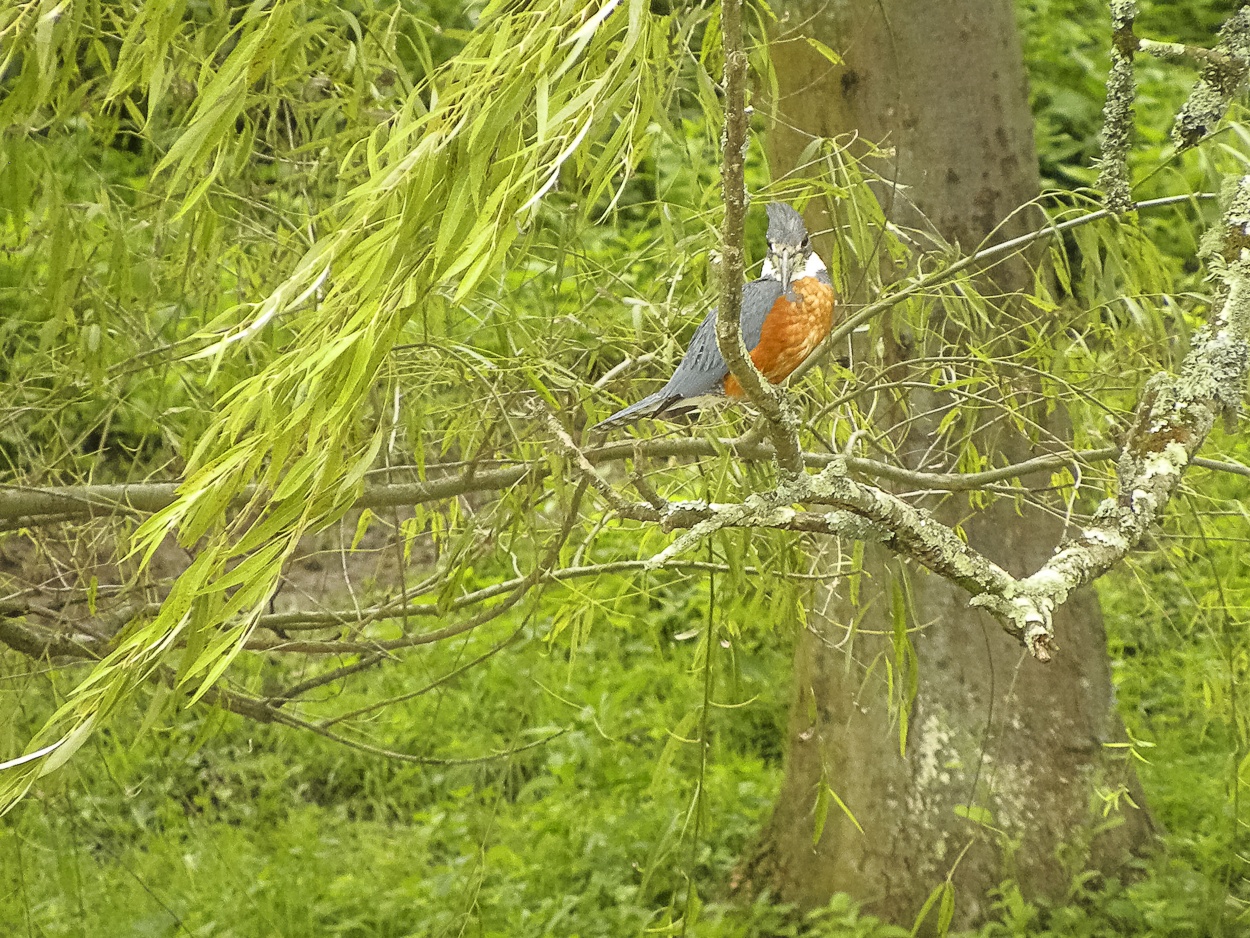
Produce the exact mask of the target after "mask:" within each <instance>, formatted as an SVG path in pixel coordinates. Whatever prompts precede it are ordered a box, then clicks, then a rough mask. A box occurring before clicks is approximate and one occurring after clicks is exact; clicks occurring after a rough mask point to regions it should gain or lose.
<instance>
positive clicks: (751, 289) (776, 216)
mask: <svg viewBox="0 0 1250 938" xmlns="http://www.w3.org/2000/svg"><path fill="white" fill-rule="evenodd" d="M766 211H767V212H768V257H767V259H766V260H765V261H764V267H763V269H762V270H761V271H760V276H759V278H758V279H757V280H752V281H750V282H748V283H746V284H744V285H743V287H742V316H741V319H740V320H739V322H740V323H741V326H742V341H743V342H744V343H746V347H747V350H748V351H749V352H750V354H751V361H753V362H754V363H755V367H756V368H758V369H759V371H760V372H761V373H762V374H763V375H764V377H765V378H767V379H768V380H769V381H771V382H772V383H773V384H778V383H780V382H782V381H784V380H785V379H786V378H788V377H789V376H790V373H791V372H793V371H794V369H795V368H798V367H799V365H800V364H802V363H803V361H804V359H806V358H807V356H808V355H810V354H812V352H813V351H815V349H816V347H817V346H818V345H820V343H821V342H823V341H824V339H825V336H827V335H828V334H829V329H830V327H831V326H832V325H833V314H834V309H835V307H836V306H837V296H836V294H835V293H834V290H833V281H832V280H831V279H830V277H829V271H828V269H827V268H826V267H825V264H824V262H823V261H822V260H821V259H820V257H819V256H818V255H817V254H816V252H815V251H814V250H812V241H811V238H810V237H808V234H807V227H806V226H805V225H804V224H803V216H802V215H800V214H799V213H798V212H797V211H795V210H794V209H793V208H791V207H790V206H789V205H784V204H782V203H779V202H777V203H773V204H772V205H769V206H768V207H767V209H766ZM742 396H743V392H742V385H740V384H739V383H738V379H737V378H735V377H734V376H733V375H732V374H730V373H729V365H728V364H727V363H726V362H725V359H724V358H723V357H722V356H721V353H720V349H719V348H718V347H717V345H716V310H715V309H713V310H712V311H711V312H710V313H708V314H707V317H706V318H705V319H704V320H703V322H701V323H699V328H697V329H695V331H694V336H693V337H692V338H691V339H690V345H689V347H687V349H686V354H685V355H684V356H683V357H682V360H681V363H680V364H679V365H678V366H677V370H676V371H674V372H673V376H672V377H671V378H669V379H668V383H667V384H665V385H664V387H662V388H660V390H658V391H656V392H655V393H654V394H649V395H647V396H646V397H644V398H643V399H642V400H640V401H639V402H638V403H636V404H631V405H630V406H629V407H626V408H625V409H624V410H618V411H617V412H616V413H614V414H613V415H612V416H611V417H608V418H607V419H606V420H601V421H600V422H599V423H597V424H595V425H594V426H593V427H590V429H592V430H596V429H598V430H603V429H610V428H611V427H619V426H622V425H624V424H627V423H633V422H634V421H636V420H641V419H643V418H644V417H651V418H663V419H672V418H680V417H687V416H690V415H691V414H694V413H696V412H697V411H699V410H700V409H701V408H702V407H703V406H705V405H706V404H709V403H712V402H714V401H717V400H723V399H724V398H731V399H732V398H737V399H741V398H742Z"/></svg>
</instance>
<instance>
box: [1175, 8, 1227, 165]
mask: <svg viewBox="0 0 1250 938" xmlns="http://www.w3.org/2000/svg"><path fill="white" fill-rule="evenodd" d="M1153 45H1156V46H1159V45H1174V44H1163V43H1154V44H1153ZM1183 48H1184V49H1185V50H1186V51H1187V52H1191V53H1192V54H1195V55H1196V54H1197V53H1203V54H1202V55H1200V56H1197V55H1196V57H1199V58H1200V60H1201V61H1203V62H1204V63H1205V64H1204V66H1203V69H1202V74H1201V75H1200V76H1199V78H1198V81H1197V83H1196V84H1195V85H1194V89H1193V91H1191V92H1190V93H1189V99H1188V100H1187V101H1186V102H1185V104H1184V105H1183V106H1182V107H1181V109H1180V111H1178V112H1177V114H1176V122H1175V123H1174V124H1173V125H1172V140H1173V142H1175V143H1176V146H1177V147H1178V148H1179V149H1182V150H1184V149H1187V148H1189V147H1192V146H1195V145H1196V144H1197V143H1198V141H1200V140H1201V139H1202V138H1203V137H1205V136H1207V134H1209V133H1211V131H1212V130H1213V129H1214V128H1215V125H1216V124H1218V123H1219V122H1220V120H1221V119H1222V118H1223V117H1224V112H1225V111H1227V110H1228V105H1229V103H1230V102H1231V101H1232V99H1233V96H1234V95H1235V94H1237V92H1238V91H1240V90H1241V88H1242V87H1243V86H1244V85H1245V83H1246V74H1247V70H1250V7H1242V8H1241V9H1240V10H1238V11H1237V12H1236V13H1234V14H1233V15H1232V16H1231V17H1229V18H1228V20H1227V22H1225V23H1224V26H1223V27H1222V28H1221V29H1220V36H1219V40H1218V42H1216V44H1215V48H1214V49H1213V50H1210V51H1207V50H1191V49H1190V47H1183Z"/></svg>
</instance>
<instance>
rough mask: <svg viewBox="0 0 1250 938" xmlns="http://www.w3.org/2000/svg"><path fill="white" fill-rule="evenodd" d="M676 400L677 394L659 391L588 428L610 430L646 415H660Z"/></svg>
mask: <svg viewBox="0 0 1250 938" xmlns="http://www.w3.org/2000/svg"><path fill="white" fill-rule="evenodd" d="M676 400H677V395H674V394H669V393H666V392H664V391H657V392H656V393H654V394H649V395H647V396H646V397H644V398H643V399H642V400H640V401H639V402H638V403H636V404H630V405H629V406H628V407H626V408H624V409H623V410H618V411H617V412H616V413H614V414H613V415H612V416H611V417H608V418H607V419H605V420H600V421H599V422H598V423H597V424H595V425H594V426H592V427H587V428H586V429H587V430H610V429H612V428H613V427H623V426H624V425H625V424H627V423H633V422H634V421H636V420H642V419H643V418H645V417H658V416H659V415H660V414H662V413H663V412H664V411H665V410H666V409H667V408H668V407H669V406H671V405H672V403H673V402H674V401H676Z"/></svg>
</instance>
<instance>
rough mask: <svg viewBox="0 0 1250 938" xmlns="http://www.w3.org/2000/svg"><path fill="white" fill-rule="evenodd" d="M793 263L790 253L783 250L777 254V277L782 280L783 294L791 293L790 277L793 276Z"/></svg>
mask: <svg viewBox="0 0 1250 938" xmlns="http://www.w3.org/2000/svg"><path fill="white" fill-rule="evenodd" d="M792 264H793V261H792V260H791V257H790V252H789V251H788V250H786V249H785V248H782V249H781V250H780V251H778V252H777V277H778V279H780V280H781V290H782V292H783V293H789V292H790V277H791V275H792V274H793V267H792Z"/></svg>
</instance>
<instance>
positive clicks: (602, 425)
mask: <svg viewBox="0 0 1250 938" xmlns="http://www.w3.org/2000/svg"><path fill="white" fill-rule="evenodd" d="M780 296H781V283H780V281H777V280H752V281H750V282H749V283H746V284H744V285H743V287H742V316H741V318H740V319H739V320H738V321H739V322H740V323H741V325H742V341H743V342H745V343H746V347H747V348H748V349H753V348H755V346H757V345H758V344H759V341H760V333H761V332H762V331H763V329H764V320H765V319H766V318H767V316H768V314H769V312H771V311H772V308H773V304H774V303H776V302H777V298H778V297H780ZM727 374H729V366H728V365H726V364H725V359H724V358H722V357H721V353H720V348H719V347H717V345H716V310H712V311H711V312H710V313H708V314H707V316H706V317H705V318H704V320H703V322H701V323H699V327H698V328H697V329H695V331H694V335H693V336H692V337H691V339H690V345H688V346H687V347H686V354H685V356H684V357H683V358H682V360H681V364H679V365H678V366H677V370H676V371H674V372H673V377H671V378H669V379H668V383H667V384H666V385H664V387H662V388H660V390H658V391H656V392H655V393H654V394H649V395H647V396H646V397H644V398H643V399H642V400H640V401H638V402H637V403H636V404H631V405H630V406H629V407H626V408H625V409H623V410H618V411H617V412H616V413H614V414H613V415H612V416H611V417H608V418H607V419H606V420H603V421H600V422H599V423H597V424H595V425H594V426H593V427H590V428H589V429H591V430H595V429H608V428H609V427H615V426H620V425H622V424H626V423H633V422H634V421H635V420H640V419H642V418H644V417H665V418H669V419H671V418H672V417H677V416H684V415H686V414H688V413H690V412H693V411H697V410H698V405H697V404H694V405H688V406H686V407H683V406H682V401H684V400H687V399H690V398H699V397H703V396H704V395H708V394H719V393H721V390H722V388H723V387H724V382H725V376H726V375H727Z"/></svg>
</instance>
